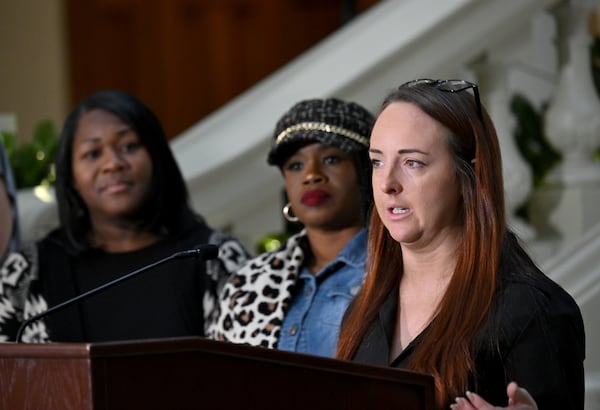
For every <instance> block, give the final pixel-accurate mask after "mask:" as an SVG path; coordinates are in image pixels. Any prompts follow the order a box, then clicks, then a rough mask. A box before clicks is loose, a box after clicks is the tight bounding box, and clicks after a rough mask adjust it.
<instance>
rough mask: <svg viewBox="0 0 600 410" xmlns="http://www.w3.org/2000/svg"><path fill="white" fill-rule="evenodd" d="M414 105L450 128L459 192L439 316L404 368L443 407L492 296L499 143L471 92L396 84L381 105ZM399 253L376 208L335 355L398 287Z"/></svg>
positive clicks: (498, 244)
mask: <svg viewBox="0 0 600 410" xmlns="http://www.w3.org/2000/svg"><path fill="white" fill-rule="evenodd" d="M400 101H404V102H408V103H411V104H414V105H415V106H417V107H418V108H419V109H421V110H422V111H423V112H425V113H426V114H427V115H429V116H430V117H432V118H434V119H435V120H436V121H438V122H440V123H441V124H443V125H444V126H445V127H447V128H448V129H449V130H450V136H449V138H448V147H449V150H450V153H451V155H452V156H453V159H454V165H455V172H456V175H457V177H458V180H459V184H460V188H461V192H462V217H463V221H462V222H463V223H462V238H463V241H462V244H461V245H460V246H459V249H458V255H457V263H456V267H455V269H454V274H453V276H452V279H451V281H450V283H449V285H448V288H447V290H446V293H445V295H444V297H443V299H442V300H441V302H440V305H439V307H438V310H437V314H436V317H435V319H434V320H433V322H432V323H431V326H430V327H429V329H428V331H427V332H426V333H425V334H424V335H423V339H422V342H421V343H419V345H418V346H417V347H416V348H415V350H414V353H413V354H412V356H411V362H410V365H409V368H410V369H411V370H414V371H419V372H424V373H429V374H432V375H433V376H434V379H435V384H436V395H437V403H438V405H439V406H444V407H446V406H447V405H449V404H450V400H452V399H453V398H454V397H456V396H459V395H462V394H464V391H465V389H466V388H467V385H468V381H469V376H470V375H471V374H472V372H473V371H474V360H475V358H474V356H473V345H474V339H475V336H476V334H477V332H478V330H479V329H480V327H481V326H482V323H483V322H484V320H485V318H486V316H487V314H488V312H489V311H490V307H491V305H492V302H493V298H494V291H495V288H496V280H497V279H496V276H497V270H498V266H499V261H500V254H501V249H502V242H503V238H504V235H505V231H506V222H505V210H504V193H503V183H502V165H501V157H500V147H499V144H498V139H497V136H496V131H495V129H494V126H493V124H492V122H491V120H490V118H489V116H488V114H487V113H486V112H485V110H483V113H482V119H480V117H479V116H478V113H477V110H476V104H475V102H474V99H473V96H472V95H471V94H470V92H467V91H462V92H459V93H451V92H445V91H442V90H439V89H436V88H435V87H433V86H430V85H425V84H424V85H418V86H411V87H400V88H398V89H397V90H395V91H393V92H392V93H391V94H389V95H388V97H387V98H386V99H385V101H384V102H383V104H382V109H381V110H383V109H385V108H386V107H387V106H388V105H390V104H393V103H395V102H400ZM402 266H403V263H402V251H401V248H400V244H399V243H397V242H396V241H395V240H394V239H393V238H392V237H391V236H390V235H389V233H388V231H387V230H386V228H385V226H384V225H383V223H382V221H381V219H380V218H379V215H378V214H377V212H372V214H371V225H370V229H369V248H368V260H367V274H366V279H365V284H364V286H363V288H362V290H361V292H360V293H359V294H358V295H357V297H356V299H355V300H354V301H353V302H352V303H351V305H350V306H349V308H348V311H347V313H346V317H345V320H344V323H343V325H342V329H341V332H340V341H339V345H338V352H337V356H338V358H341V359H352V358H353V357H354V355H355V353H356V351H357V349H358V346H359V345H360V343H361V341H362V339H363V337H364V336H365V334H366V332H367V330H368V328H369V326H370V325H371V323H372V322H373V320H374V319H375V317H376V315H377V312H378V310H379V308H380V307H381V304H382V303H383V301H384V300H385V299H386V297H387V296H388V295H389V294H390V292H392V291H397V290H398V286H399V283H400V279H401V277H402V273H403V268H402Z"/></svg>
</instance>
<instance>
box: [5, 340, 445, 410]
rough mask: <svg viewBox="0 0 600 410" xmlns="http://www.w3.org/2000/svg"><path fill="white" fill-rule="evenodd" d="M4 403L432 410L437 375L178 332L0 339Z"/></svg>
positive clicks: (14, 408) (14, 409) (13, 408)
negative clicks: (99, 338)
mask: <svg viewBox="0 0 600 410" xmlns="http://www.w3.org/2000/svg"><path fill="white" fill-rule="evenodd" d="M0 409H2V410H18V409H35V410H40V409H43V410H53V409H57V410H58V409H60V410H70V409H74V410H75V409H76V410H85V409H103V410H108V409H111V410H114V409H168V410H171V409H283V410H294V409H302V410H308V409H311V410H312V409H361V410H364V409H402V410H413V409H414V410H421V409H423V410H433V409H434V388H433V378H432V377H431V376H429V375H424V374H418V373H413V372H407V371H402V370H397V369H390V368H383V367H375V366H363V365H359V364H356V363H350V362H344V361H339V360H333V359H326V358H321V357H315V356H308V355H301V354H294V353H289V352H282V351H276V350H268V349H263V348H256V347H250V346H241V345H234V344H229V343H223V342H216V341H212V340H206V339H202V338H174V339H160V340H147V341H130V342H118V343H117V342H114V343H93V344H86V343H53V344H46V345H44V344H39V345H36V344H14V343H7V344H2V343H0Z"/></svg>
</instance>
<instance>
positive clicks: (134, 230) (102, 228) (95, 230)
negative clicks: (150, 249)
mask: <svg viewBox="0 0 600 410" xmlns="http://www.w3.org/2000/svg"><path fill="white" fill-rule="evenodd" d="M158 239H159V236H158V235H157V234H155V233H153V232H149V231H147V230H141V229H139V227H138V226H137V225H136V224H134V223H131V222H123V221H119V222H114V221H113V222H110V223H108V222H103V223H101V224H99V223H96V224H93V225H92V232H91V233H90V237H89V242H90V245H91V247H92V248H98V249H102V250H104V251H106V252H109V253H120V252H132V251H136V250H138V249H142V248H145V247H146V246H150V245H152V244H153V243H155V242H156V241H158Z"/></svg>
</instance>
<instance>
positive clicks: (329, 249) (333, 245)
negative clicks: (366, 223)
mask: <svg viewBox="0 0 600 410" xmlns="http://www.w3.org/2000/svg"><path fill="white" fill-rule="evenodd" d="M360 230H361V227H360V226H350V227H347V228H343V229H338V230H335V231H328V230H321V229H310V228H307V229H306V235H307V236H308V243H309V245H310V250H311V255H310V257H309V258H307V260H306V261H305V266H306V267H307V268H308V270H309V271H311V272H312V273H313V274H315V273H317V272H319V271H320V270H321V269H323V267H325V265H327V264H328V263H329V262H331V261H332V260H334V259H335V258H336V256H338V255H339V253H340V252H341V251H342V249H344V248H345V247H346V245H348V243H349V242H350V241H351V240H352V238H353V237H354V235H356V234H357V233H358V231H360Z"/></svg>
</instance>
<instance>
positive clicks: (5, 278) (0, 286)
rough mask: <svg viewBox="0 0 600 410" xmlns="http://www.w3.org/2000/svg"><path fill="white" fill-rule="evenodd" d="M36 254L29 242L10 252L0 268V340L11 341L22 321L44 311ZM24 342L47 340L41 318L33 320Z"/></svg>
mask: <svg viewBox="0 0 600 410" xmlns="http://www.w3.org/2000/svg"><path fill="white" fill-rule="evenodd" d="M37 274H38V270H37V253H36V248H35V245H33V244H28V245H26V246H23V247H22V248H21V249H20V250H19V251H15V252H12V253H10V254H9V255H8V256H7V257H6V259H5V261H4V263H3V264H2V268H1V269H0V342H13V341H15V339H16V336H17V332H18V330H19V327H20V326H21V324H22V323H23V322H24V321H25V320H27V319H29V318H30V317H32V316H34V315H37V314H38V313H41V312H43V311H45V310H47V308H48V307H47V303H46V301H45V299H44V298H43V297H42V295H41V294H39V292H37V291H36V284H37ZM23 341H24V342H39V343H42V342H47V341H48V333H47V331H46V328H45V325H44V323H43V321H38V322H36V323H32V324H31V325H30V326H29V327H28V328H27V329H25V331H24V333H23Z"/></svg>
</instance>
